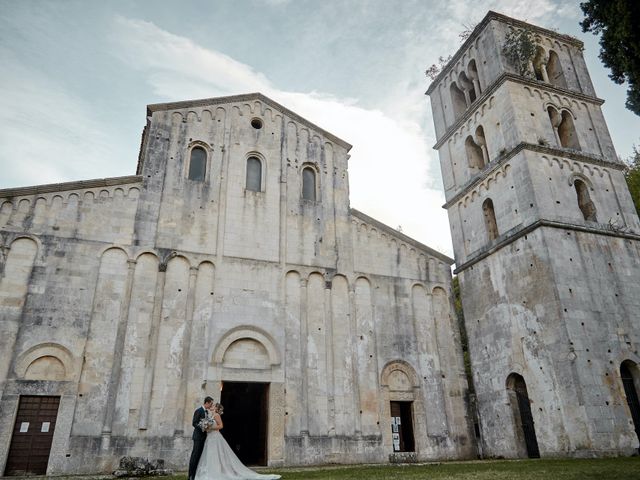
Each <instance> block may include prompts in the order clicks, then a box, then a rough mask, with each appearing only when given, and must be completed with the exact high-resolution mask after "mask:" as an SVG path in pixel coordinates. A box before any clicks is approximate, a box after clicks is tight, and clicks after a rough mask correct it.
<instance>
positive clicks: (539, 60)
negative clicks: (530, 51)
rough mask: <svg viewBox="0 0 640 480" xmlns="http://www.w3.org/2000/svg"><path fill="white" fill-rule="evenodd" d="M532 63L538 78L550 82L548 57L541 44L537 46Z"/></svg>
mask: <svg viewBox="0 0 640 480" xmlns="http://www.w3.org/2000/svg"><path fill="white" fill-rule="evenodd" d="M531 63H533V72H534V73H535V75H536V80H540V81H543V82H548V81H549V78H548V77H547V67H546V64H547V57H546V54H545V52H544V49H543V48H542V47H541V46H538V47H536V54H535V56H534V57H533V60H532V62H531Z"/></svg>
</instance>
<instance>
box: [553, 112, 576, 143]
mask: <svg viewBox="0 0 640 480" xmlns="http://www.w3.org/2000/svg"><path fill="white" fill-rule="evenodd" d="M561 118H562V120H561V121H560V125H558V138H559V139H560V145H562V146H563V147H566V148H573V149H574V150H580V143H579V142H578V133H577V132H576V127H575V125H574V124H573V116H572V115H571V113H569V112H567V111H566V110H564V111H563V112H562V117H561Z"/></svg>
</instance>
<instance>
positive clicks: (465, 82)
mask: <svg viewBox="0 0 640 480" xmlns="http://www.w3.org/2000/svg"><path fill="white" fill-rule="evenodd" d="M458 81H459V82H460V86H462V88H464V93H465V100H466V102H467V104H468V105H470V104H472V103H473V102H474V101H475V99H476V97H477V96H476V92H475V88H474V86H473V82H472V81H471V80H469V78H467V74H466V73H464V72H460V75H459V76H458Z"/></svg>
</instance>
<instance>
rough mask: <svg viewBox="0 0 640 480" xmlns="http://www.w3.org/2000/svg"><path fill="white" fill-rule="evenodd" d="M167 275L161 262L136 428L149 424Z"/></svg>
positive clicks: (165, 266) (144, 427) (142, 427)
mask: <svg viewBox="0 0 640 480" xmlns="http://www.w3.org/2000/svg"><path fill="white" fill-rule="evenodd" d="M166 275H167V264H166V262H165V263H161V264H160V267H159V272H158V279H157V281H156V294H155V299H154V302H153V314H152V317H151V329H150V331H149V348H148V350H147V355H146V356H145V361H144V369H145V372H144V385H143V387H142V402H141V404H140V418H139V419H138V428H139V429H140V430H146V429H147V427H148V424H149V410H150V409H151V393H152V392H153V377H154V373H155V365H156V357H157V352H158V339H159V336H160V320H161V317H162V299H163V296H164V283H165V280H166Z"/></svg>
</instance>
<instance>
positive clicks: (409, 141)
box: [0, 0, 640, 256]
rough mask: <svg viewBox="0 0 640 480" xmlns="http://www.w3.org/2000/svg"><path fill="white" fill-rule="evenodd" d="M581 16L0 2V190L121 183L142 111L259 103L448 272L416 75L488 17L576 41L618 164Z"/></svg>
mask: <svg viewBox="0 0 640 480" xmlns="http://www.w3.org/2000/svg"><path fill="white" fill-rule="evenodd" d="M578 3H579V2H567V1H553V0H527V1H524V0H502V1H498V0H475V1H468V0H447V1H435V0H340V1H338V0H229V1H226V0H208V1H204V0H180V1H177V0H175V1H173V0H172V1H169V0H127V1H119V0H109V1H104V0H49V1H44V0H20V1H19V0H0V66H1V69H2V70H1V73H0V172H1V173H0V189H2V188H12V187H20V186H31V185H39V184H46V183H57V182H65V181H72V180H87V179H92V178H104V177H117V176H124V175H133V174H135V169H136V163H137V157H138V150H139V147H140V136H141V133H142V129H143V127H144V125H145V122H146V118H145V115H146V106H147V105H148V104H152V103H164V102H170V101H182V100H193V99H199V98H210V97H217V96H225V95H235V94H242V93H250V92H261V93H263V94H265V95H267V96H268V97H270V98H272V99H274V100H275V101H277V102H279V103H281V104H282V105H284V106H285V107H287V108H289V109H290V110H293V111H294V112H296V113H298V114H299V115H301V116H303V117H305V118H306V119H308V120H309V121H311V122H313V123H315V124H316V125H318V126H320V127H321V128H323V129H325V130H327V131H329V132H331V133H333V134H334V135H337V136H338V137H340V138H342V139H343V140H345V141H347V142H349V143H350V144H352V145H353V148H352V150H351V152H350V153H351V159H350V160H349V181H350V191H351V197H350V198H351V206H352V207H354V208H357V209H358V210H360V211H362V212H364V213H366V214H368V215H370V216H372V217H374V218H376V219H377V220H379V221H381V222H383V223H386V224H387V225H389V226H391V227H393V228H400V229H401V230H402V232H403V233H404V234H406V235H409V236H411V237H413V238H415V239H416V240H418V241H420V242H422V243H425V244H426V245H429V246H430V247H432V248H435V249H437V250H439V251H441V252H443V253H445V254H447V255H449V256H453V251H452V246H451V237H450V233H449V224H448V221H447V215H446V212H445V210H443V209H442V208H441V207H442V205H443V203H444V194H443V191H442V179H441V175H440V167H439V161H438V155H437V152H436V151H435V150H433V149H432V146H433V145H434V144H435V132H434V128H433V121H432V117H431V109H430V104H429V100H428V97H426V96H425V94H424V93H425V91H426V89H427V87H428V86H429V82H430V80H429V79H428V78H427V77H426V76H425V75H424V71H425V69H426V68H427V67H428V66H429V65H431V64H433V63H435V62H437V59H438V57H439V56H444V57H446V56H448V55H450V54H453V53H454V52H455V51H456V50H457V49H458V48H459V46H460V45H461V44H462V41H461V40H460V38H459V33H460V32H462V31H464V30H466V29H468V28H469V27H473V26H474V25H475V24H477V23H478V22H479V21H480V20H481V19H482V18H483V17H484V15H485V14H486V13H487V11H488V10H494V11H497V12H500V13H504V14H506V15H510V16H513V17H516V18H519V19H521V20H525V21H528V22H530V23H534V24H536V25H540V26H543V27H546V28H552V29H557V30H558V31H559V32H562V33H567V34H570V35H573V36H575V37H577V38H579V39H580V40H582V41H584V42H585V51H584V55H585V59H586V62H587V66H588V68H589V71H590V73H591V76H592V81H593V83H594V86H595V89H596V92H597V94H598V96H599V97H600V98H602V99H604V100H605V104H604V106H603V110H604V115H605V119H606V120H607V122H608V125H609V131H610V133H611V135H612V137H613V142H614V145H615V146H616V149H617V152H618V154H619V155H620V156H622V157H628V156H629V155H630V154H631V151H632V146H633V145H634V144H636V145H638V144H640V117H638V116H636V115H634V114H633V113H631V112H629V111H628V110H626V109H625V108H624V102H625V96H626V88H625V87H624V86H619V85H615V84H614V83H613V82H612V81H611V80H609V79H608V77H607V74H608V71H607V70H606V69H605V68H604V67H603V66H602V64H601V62H600V60H599V59H598V51H599V46H598V38H597V37H595V36H594V35H592V34H584V33H582V32H581V29H580V26H579V22H580V20H581V19H582V13H581V11H580V8H579V6H578Z"/></svg>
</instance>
